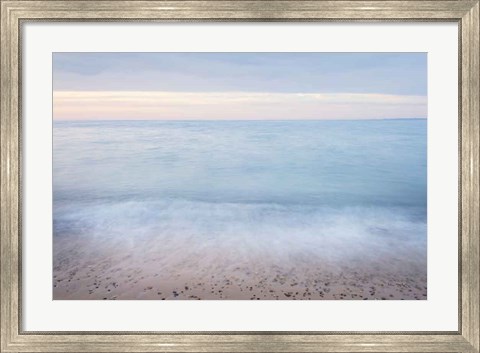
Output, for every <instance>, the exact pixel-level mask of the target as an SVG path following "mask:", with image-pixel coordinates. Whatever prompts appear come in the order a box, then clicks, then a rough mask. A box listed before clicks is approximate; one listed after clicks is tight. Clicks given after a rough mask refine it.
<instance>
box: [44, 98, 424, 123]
mask: <svg viewBox="0 0 480 353" xmlns="http://www.w3.org/2000/svg"><path fill="white" fill-rule="evenodd" d="M53 103H54V104H53V116H54V119H56V120H70V119H78V120H130V119H131V120H259V119H260V120H283V119H292V120H297V119H298V120H301V119H305V120H307V119H308V120H314V119H391V118H425V117H426V116H427V97H426V96H415V95H388V94H371V93H278V92H274V93H267V92H158V91H54V93H53Z"/></svg>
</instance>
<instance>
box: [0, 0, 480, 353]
mask: <svg viewBox="0 0 480 353" xmlns="http://www.w3.org/2000/svg"><path fill="white" fill-rule="evenodd" d="M0 17H1V21H0V24H1V27H0V36H1V39H0V43H1V55H0V74H1V76H0V92H1V100H0V148H1V149H0V152H1V153H0V164H1V166H0V167H1V168H0V216H1V219H0V225H1V228H0V230H1V233H0V313H1V317H0V352H159V351H161V352H293V351H296V352H465V353H478V352H479V350H480V332H479V331H480V326H479V322H480V280H479V279H480V254H479V251H480V173H479V169H480V109H479V105H480V61H479V57H480V38H479V33H480V13H479V0H474V1H464V0H460V1H450V0H437V1H435V0H434V1H423V0H421V1H417V0H406V1H403V0H374V1H363V0H357V1H342V0H333V1H330V0H327V1H324V0H318V1H310V0H307V1H305V0H245V1H233V0H227V1H224V0H203V1H202V0H185V1H176V0H175V1H168V0H167V1H161V0H160V1H143V0H130V1H129V0H109V1H108V0H107V1H88V0H80V1H77V0H70V1H65V0H38V1H23V0H18V1H13V0H0ZM74 20H76V21H347V20H348V21H453V22H457V23H458V24H459V32H460V38H459V45H460V51H459V55H460V68H459V70H460V72H459V80H460V82H459V93H460V100H459V101H460V107H459V115H460V116H459V119H460V129H461V130H460V135H459V137H460V166H459V168H460V169H459V172H460V185H461V187H460V190H459V192H460V195H461V200H460V218H459V219H460V221H459V223H460V224H459V232H460V234H459V239H460V244H459V248H460V254H459V256H460V259H459V260H460V261H459V271H460V273H459V274H460V276H459V278H460V279H461V287H460V293H459V294H460V296H459V298H460V312H459V317H460V327H459V330H458V332H421V333H408V332H400V333H386V332H376V333H372V332H365V333H359V332H356V333H355V332H354V333H335V332H300V333H296V332H233V333H228V332H211V333H210V332H195V333H190V332H189V333H181V332H175V333H170V332H165V333H159V332H157V333H147V332H144V333H142V332H128V333H124V332H25V331H23V330H22V328H21V267H22V266H21V263H22V259H21V254H22V251H21V234H22V232H21V177H22V176H21V164H22V163H21V161H22V158H21V153H22V151H21V81H20V73H21V66H20V59H21V50H20V46H19V45H20V35H21V23H22V22H24V21H25V22H29V21H74Z"/></svg>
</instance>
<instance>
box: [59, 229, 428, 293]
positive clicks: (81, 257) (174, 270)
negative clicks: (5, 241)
mask: <svg viewBox="0 0 480 353" xmlns="http://www.w3.org/2000/svg"><path fill="white" fill-rule="evenodd" d="M143 241H144V243H143V245H142V244H133V243H131V242H130V243H127V242H116V243H115V242H113V241H110V242H108V243H107V242H98V241H97V242H93V241H92V242H89V241H86V240H85V239H81V238H79V237H77V238H75V237H68V238H67V237H65V238H60V239H56V242H55V246H54V251H55V254H54V259H55V261H54V267H53V298H54V299H87V300H91V299H93V300H121V299H151V300H171V299H189V300H198V299H204V300H208V299H210V300H217V299H227V300H228V299H232V300H238V299H245V300H292V299H293V300H298V299H302V300H321V299H323V300H330V299H340V300H341V299H344V300H372V299H376V300H399V299H401V300H422V299H427V287H426V283H427V282H426V265H425V263H423V261H419V260H418V258H415V253H412V251H411V249H408V248H404V249H403V250H402V248H399V249H398V251H397V253H396V256H391V254H390V255H388V256H382V255H381V253H378V255H379V256H376V257H374V258H366V257H362V256H359V257H356V256H353V257H352V258H350V259H349V260H348V261H343V262H344V263H348V264H345V265H340V264H339V263H338V262H337V261H335V260H334V259H332V258H329V257H328V256H321V253H319V254H315V252H313V251H312V252H311V253H307V252H303V253H302V254H300V253H298V252H297V253H296V250H295V249H292V252H291V253H290V255H289V256H285V254H279V256H278V257H275V255H274V253H272V252H270V251H267V250H266V249H265V251H264V252H263V254H262V255H260V256H256V255H259V254H258V252H257V254H253V253H252V254H251V255H252V256H248V254H247V253H245V252H243V251H241V250H238V251H235V250H233V249H231V250H227V249H225V248H222V247H221V246H220V247H217V248H215V247H212V248H209V249H208V250H206V249H203V250H204V251H205V252H204V253H202V252H201V251H195V249H192V248H190V249H187V250H186V251H184V252H183V253H184V255H183V256H182V255H179V252H175V254H174V256H172V255H171V254H172V251H170V250H171V248H170V246H169V245H168V244H166V245H165V246H162V242H157V243H156V242H155V240H154V239H151V240H150V241H145V239H143ZM169 249H170V250H169ZM377 250H378V249H377ZM417 255H418V254H417ZM408 257H409V258H410V259H411V260H409V261H407V260H406V258H408Z"/></svg>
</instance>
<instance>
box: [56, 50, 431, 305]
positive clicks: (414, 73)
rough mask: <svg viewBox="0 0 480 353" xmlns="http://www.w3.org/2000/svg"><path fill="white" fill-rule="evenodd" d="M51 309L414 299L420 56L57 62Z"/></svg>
mask: <svg viewBox="0 0 480 353" xmlns="http://www.w3.org/2000/svg"><path fill="white" fill-rule="evenodd" d="M52 71H53V92H52V96H53V102H52V103H53V117H52V118H53V122H52V134H53V141H52V142H53V147H52V150H53V171H52V173H53V195H52V199H53V234H52V243H53V258H52V298H53V300H427V298H428V291H427V289H428V288H427V121H428V120H427V119H428V117H427V110H428V109H427V108H428V104H427V54H426V53H406V52H405V53H404V52H402V53H348V52H345V53H326V52H305V53H302V52H255V53H254V52H178V53H174V52H145V53H136V52H135V53H134V52H131V53H127V52H124V53H122V52H108V53H101V52H99V53H94V52H56V53H53V54H52Z"/></svg>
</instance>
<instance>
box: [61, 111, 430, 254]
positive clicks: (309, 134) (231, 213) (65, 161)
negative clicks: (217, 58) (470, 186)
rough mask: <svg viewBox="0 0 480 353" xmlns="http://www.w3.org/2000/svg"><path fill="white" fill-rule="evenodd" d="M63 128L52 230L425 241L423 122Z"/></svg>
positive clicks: (219, 238) (391, 246) (350, 245)
mask: <svg viewBox="0 0 480 353" xmlns="http://www.w3.org/2000/svg"><path fill="white" fill-rule="evenodd" d="M53 137H54V138H53V200H54V237H59V236H69V235H72V234H76V235H82V236H85V237H90V236H97V237H102V238H105V239H108V238H112V237H117V238H118V237H130V238H134V237H141V236H151V235H152V234H155V236H165V237H168V236H169V234H177V236H178V234H188V236H190V237H191V236H195V237H197V238H198V237H205V239H209V241H212V239H213V243H214V244H215V242H218V244H228V239H229V238H237V240H238V238H242V237H244V238H245V239H256V240H255V241H253V242H246V243H244V244H245V246H250V247H254V246H255V245H253V243H255V242H256V243H259V244H260V243H262V242H264V243H265V244H269V242H271V241H273V240H274V239H281V238H282V236H283V235H284V234H289V236H291V237H296V239H297V240H298V242H297V243H301V242H302V239H306V238H308V239H311V238H312V237H319V239H320V240H322V239H323V240H324V244H326V246H328V244H333V242H335V244H337V245H338V241H339V240H342V241H344V242H343V243H341V244H343V245H340V246H338V247H337V250H338V248H341V247H344V248H345V249H350V250H351V251H365V249H366V248H368V247H369V245H370V244H371V242H375V241H377V238H372V234H377V235H378V234H383V235H385V234H386V235H387V236H388V237H391V238H392V239H396V240H398V242H393V243H392V242H389V243H385V247H384V248H383V249H384V250H385V251H387V252H388V251H391V252H392V253H394V252H395V247H397V246H398V244H399V243H400V244H401V243H402V242H403V241H404V242H408V243H409V244H410V246H411V245H412V244H414V246H416V247H417V248H418V249H420V250H421V251H420V253H422V254H423V253H424V250H425V247H426V208H427V187H426V186H427V185H426V183H427V121H426V120H424V119H416V120H367V121H327V120H324V121H113V122H107V121H100V122H93V121H91V122H66V121H63V122H54V128H53ZM322 237H323V238H322ZM54 239H55V238H54ZM181 243H182V242H181V241H179V244H181ZM316 243H319V242H316ZM320 243H321V242H320ZM235 244H236V246H241V245H238V244H239V243H238V242H236V243H235ZM240 244H242V243H240ZM415 244H416V245H415ZM363 245H364V246H363ZM267 247H268V245H267ZM279 249H281V250H279ZM327 250H328V249H327ZM276 251H277V252H279V253H280V252H286V253H288V248H285V249H282V247H281V244H280V246H279V247H277V248H276ZM326 253H328V251H327V252H326ZM330 253H331V252H330ZM371 256H375V254H371ZM422 256H423V255H422Z"/></svg>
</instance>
